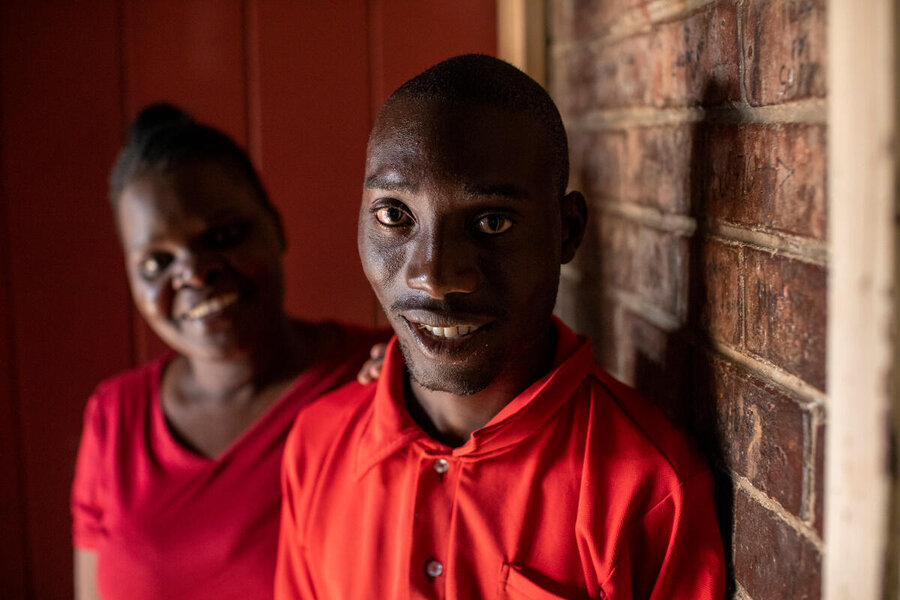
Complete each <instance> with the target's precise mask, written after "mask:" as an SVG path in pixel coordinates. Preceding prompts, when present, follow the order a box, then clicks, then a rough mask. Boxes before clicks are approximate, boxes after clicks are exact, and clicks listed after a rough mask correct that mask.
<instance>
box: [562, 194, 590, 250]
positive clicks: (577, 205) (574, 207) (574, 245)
mask: <svg viewBox="0 0 900 600" xmlns="http://www.w3.org/2000/svg"><path fill="white" fill-rule="evenodd" d="M559 208H560V214H561V216H562V220H561V223H562V236H561V242H562V254H561V258H562V260H561V262H562V264H566V263H567V262H569V261H570V260H572V259H573V258H575V251H576V250H578V246H580V245H581V239H582V238H583V237H584V228H585V227H586V226H587V219H588V214H587V204H585V201H584V196H583V195H582V194H581V192H569V193H568V194H566V195H565V196H563V197H562V199H560V201H559Z"/></svg>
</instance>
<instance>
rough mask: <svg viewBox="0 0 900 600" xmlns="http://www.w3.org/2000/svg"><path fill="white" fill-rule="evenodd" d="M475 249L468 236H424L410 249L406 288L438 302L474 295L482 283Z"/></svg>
mask: <svg viewBox="0 0 900 600" xmlns="http://www.w3.org/2000/svg"><path fill="white" fill-rule="evenodd" d="M475 250H476V249H475V248H474V247H473V246H472V242H471V240H468V239H466V236H465V235H452V234H451V233H449V232H446V231H443V232H442V231H433V232H429V233H427V234H425V235H422V237H421V238H420V240H418V242H417V243H416V244H414V245H413V247H412V248H411V250H410V257H409V260H408V261H407V266H406V285H407V286H408V287H409V288H410V289H414V290H419V291H422V292H425V293H426V294H428V295H429V296H431V297H432V298H437V299H440V298H444V297H445V296H446V295H448V294H453V293H457V294H471V293H472V292H474V291H475V290H476V289H477V288H478V285H479V283H480V280H481V274H480V272H479V269H478V264H477V253H476V251H475Z"/></svg>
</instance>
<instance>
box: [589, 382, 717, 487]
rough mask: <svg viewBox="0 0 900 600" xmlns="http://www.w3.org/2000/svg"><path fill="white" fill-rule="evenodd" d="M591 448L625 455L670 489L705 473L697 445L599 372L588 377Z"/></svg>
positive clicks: (649, 404) (646, 402)
mask: <svg viewBox="0 0 900 600" xmlns="http://www.w3.org/2000/svg"><path fill="white" fill-rule="evenodd" d="M588 385H589V386H590V391H591V394H590V397H591V403H592V405H591V411H592V414H593V418H592V422H594V423H596V428H595V429H596V430H595V431H594V432H593V438H594V440H593V443H595V444H600V445H602V446H603V447H604V450H605V451H606V452H607V453H615V454H617V455H620V456H622V455H625V456H627V457H629V459H631V460H632V461H634V462H635V463H637V464H638V466H643V467H644V468H646V469H647V470H648V471H650V472H654V473H655V474H656V476H659V475H667V476H668V477H669V478H670V479H671V482H672V483H673V484H680V483H681V482H684V481H687V480H688V479H690V478H692V477H693V476H694V475H697V474H698V473H700V472H702V471H705V470H708V464H707V462H706V460H705V459H704V458H703V456H702V455H701V454H700V452H699V450H698V449H697V447H696V443H695V441H694V440H693V439H692V438H691V437H690V436H689V435H688V433H687V432H686V431H684V430H683V429H682V428H681V427H679V426H677V425H676V424H674V423H673V422H672V420H671V419H669V418H668V417H667V416H666V414H665V413H664V412H663V411H662V410H661V409H660V408H659V407H658V406H656V405H655V404H654V403H653V402H651V401H650V400H649V399H648V398H647V397H645V396H644V395H643V394H641V393H640V392H639V391H638V390H636V389H634V388H633V387H631V386H629V385H627V384H625V383H623V382H621V381H619V380H618V379H616V378H615V377H613V376H612V375H611V374H610V373H609V372H607V371H606V370H604V369H602V368H601V367H594V368H593V369H592V371H591V373H590V375H589V376H588Z"/></svg>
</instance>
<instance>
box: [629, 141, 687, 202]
mask: <svg viewBox="0 0 900 600" xmlns="http://www.w3.org/2000/svg"><path fill="white" fill-rule="evenodd" d="M695 127H696V126H695V125H690V124H684V125H674V126H663V127H646V128H638V129H631V130H629V131H628V136H627V156H626V168H627V176H626V184H625V186H624V197H625V199H626V200H628V201H630V202H635V203H637V204H642V205H646V206H652V207H654V208H658V209H659V210H661V211H663V212H668V213H680V214H687V213H688V212H689V211H690V208H691V182H692V178H691V163H692V158H693V152H692V150H693V143H694V135H693V132H694V129H695Z"/></svg>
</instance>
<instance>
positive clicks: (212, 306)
mask: <svg viewBox="0 0 900 600" xmlns="http://www.w3.org/2000/svg"><path fill="white" fill-rule="evenodd" d="M237 299H238V295H237V294H235V293H230V294H222V295H221V296H216V297H215V298H210V299H209V300H205V301H203V302H201V303H200V304H198V305H197V306H195V307H194V308H192V309H191V310H189V311H187V312H186V313H185V314H184V316H185V317H186V318H188V319H202V318H203V317H205V316H207V315H210V314H212V313H214V312H218V311H220V310H222V309H223V308H226V307H228V306H231V305H232V304H234V303H235V302H237Z"/></svg>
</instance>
